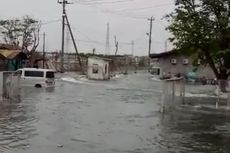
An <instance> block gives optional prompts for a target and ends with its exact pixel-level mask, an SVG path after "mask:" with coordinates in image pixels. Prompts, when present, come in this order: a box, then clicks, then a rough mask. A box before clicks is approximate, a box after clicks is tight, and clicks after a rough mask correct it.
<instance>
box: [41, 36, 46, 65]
mask: <svg viewBox="0 0 230 153" xmlns="http://www.w3.org/2000/svg"><path fill="white" fill-rule="evenodd" d="M45 50H46V34H45V32H44V33H43V63H42V67H43V69H44V68H45Z"/></svg>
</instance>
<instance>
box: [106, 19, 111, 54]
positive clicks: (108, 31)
mask: <svg viewBox="0 0 230 153" xmlns="http://www.w3.org/2000/svg"><path fill="white" fill-rule="evenodd" d="M109 39H110V28H109V23H107V31H106V44H105V54H107V55H109V54H110V41H109Z"/></svg>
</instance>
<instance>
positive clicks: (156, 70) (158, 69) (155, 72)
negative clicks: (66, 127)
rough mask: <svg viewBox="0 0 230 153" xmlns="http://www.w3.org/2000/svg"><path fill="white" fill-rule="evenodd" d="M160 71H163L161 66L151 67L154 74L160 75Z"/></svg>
mask: <svg viewBox="0 0 230 153" xmlns="http://www.w3.org/2000/svg"><path fill="white" fill-rule="evenodd" d="M160 72H161V70H160V68H152V69H151V74H152V75H160Z"/></svg>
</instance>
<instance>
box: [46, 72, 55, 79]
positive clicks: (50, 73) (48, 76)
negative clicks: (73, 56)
mask: <svg viewBox="0 0 230 153" xmlns="http://www.w3.org/2000/svg"><path fill="white" fill-rule="evenodd" d="M46 78H54V72H51V71H50V72H49V71H48V72H46Z"/></svg>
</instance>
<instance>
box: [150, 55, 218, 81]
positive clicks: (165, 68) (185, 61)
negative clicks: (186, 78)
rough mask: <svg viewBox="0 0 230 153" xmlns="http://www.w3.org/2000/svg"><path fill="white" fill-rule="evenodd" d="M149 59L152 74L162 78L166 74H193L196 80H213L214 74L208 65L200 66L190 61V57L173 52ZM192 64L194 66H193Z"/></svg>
mask: <svg viewBox="0 0 230 153" xmlns="http://www.w3.org/2000/svg"><path fill="white" fill-rule="evenodd" d="M150 57H151V67H152V68H156V69H155V72H154V73H158V74H159V75H160V76H164V75H167V74H170V75H177V74H183V75H187V74H188V73H191V72H192V73H195V75H196V77H197V78H202V77H205V78H207V79H214V78H215V74H214V73H213V71H212V69H211V68H210V67H209V66H208V65H207V66H204V65H201V63H200V61H199V60H198V61H197V63H194V62H193V59H191V58H190V57H187V56H185V55H181V54H178V53H177V52H175V51H170V52H164V53H159V54H151V55H150ZM194 64H195V65H196V66H194Z"/></svg>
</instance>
